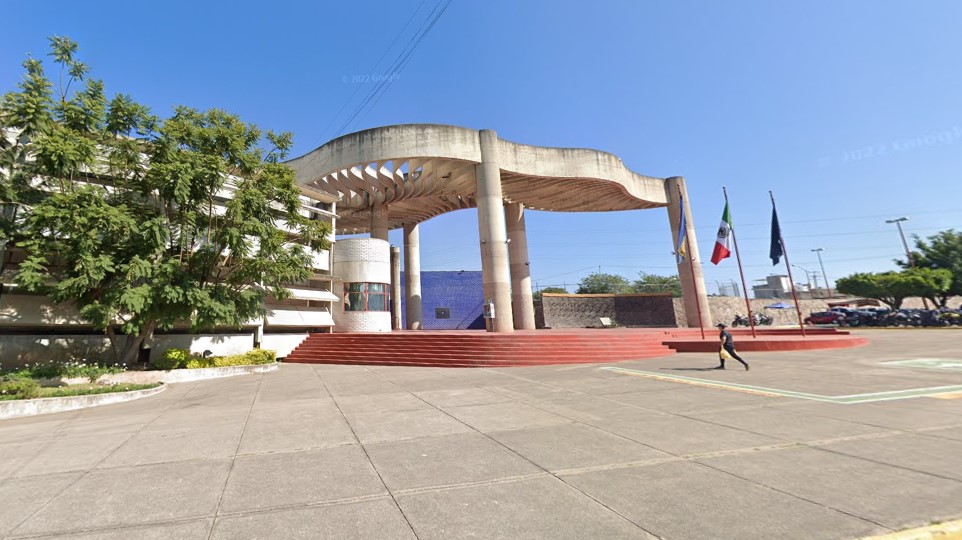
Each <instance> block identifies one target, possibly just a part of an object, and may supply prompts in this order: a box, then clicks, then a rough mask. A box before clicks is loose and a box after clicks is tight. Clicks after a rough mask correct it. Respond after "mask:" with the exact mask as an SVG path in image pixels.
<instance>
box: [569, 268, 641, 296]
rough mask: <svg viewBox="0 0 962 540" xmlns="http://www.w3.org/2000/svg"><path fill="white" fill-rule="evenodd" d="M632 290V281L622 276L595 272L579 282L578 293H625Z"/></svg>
mask: <svg viewBox="0 0 962 540" xmlns="http://www.w3.org/2000/svg"><path fill="white" fill-rule="evenodd" d="M630 292H632V289H631V283H629V282H628V280H627V279H625V278H624V277H622V276H619V275H616V274H605V273H604V272H594V273H592V274H588V275H587V276H585V277H584V278H583V279H582V280H581V282H579V283H578V290H577V294H624V293H630Z"/></svg>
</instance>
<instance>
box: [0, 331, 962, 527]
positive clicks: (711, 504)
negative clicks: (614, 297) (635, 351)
mask: <svg viewBox="0 0 962 540" xmlns="http://www.w3.org/2000/svg"><path fill="white" fill-rule="evenodd" d="M861 332H864V335H867V336H869V337H870V338H871V339H872V344H871V345H869V346H868V347H864V348H859V349H843V350H831V351H805V352H787V353H774V354H770V355H768V356H762V355H760V354H758V353H755V354H746V355H745V356H746V357H747V360H749V361H750V362H752V371H750V372H747V373H746V372H744V371H741V370H739V369H733V367H729V369H728V370H726V371H705V370H703V369H704V368H707V367H711V366H713V365H714V363H715V359H714V358H712V357H711V355H705V354H678V355H675V356H672V357H667V358H663V359H650V360H644V361H638V362H622V363H618V364H611V365H612V366H617V367H621V368H628V369H632V370H637V371H639V372H644V373H654V374H656V375H657V374H667V375H669V376H672V375H682V376H683V377H684V378H685V379H690V380H691V381H688V382H686V381H684V380H666V379H663V378H657V377H651V376H645V375H641V376H634V375H629V374H625V373H619V372H615V371H606V370H603V369H599V368H600V367H603V366H599V365H597V364H594V365H567V366H547V367H532V368H500V369H440V368H394V367H369V368H365V367H358V366H325V365H317V366H307V365H282V366H281V369H280V370H278V371H277V372H274V373H265V374H257V375H251V376H245V377H237V378H231V379H220V380H211V381H203V382H190V383H179V384H174V385H171V387H170V388H168V390H167V391H165V392H163V393H161V394H159V395H157V396H153V397H150V398H146V399H142V400H138V401H134V402H129V403H123V404H117V405H111V406H106V407H99V408H92V409H85V410H79V411H72V412H67V413H59V414H52V415H43V416H37V417H30V418H21V419H14V420H6V421H0V482H2V484H0V485H2V486H3V489H0V537H2V538H31V537H43V538H46V537H70V538H85V539H87V538H200V539H206V538H217V539H220V538H231V539H233V538H334V537H336V538H421V539H428V538H467V537H479V538H606V539H607V538H647V537H663V538H712V539H718V538H739V539H742V538H793V539H795V538H855V537H859V536H865V535H870V534H881V533H885V532H889V531H892V530H897V529H901V528H907V527H913V526H920V525H926V524H929V523H930V522H933V521H942V520H948V519H955V518H959V517H962V399H952V398H957V397H959V395H956V394H948V395H946V394H944V393H941V394H940V393H938V392H935V393H932V394H931V395H930V396H927V397H914V398H912V399H900V400H892V401H870V402H862V403H853V404H840V403H831V402H820V401H813V400H808V399H799V398H796V397H788V396H784V395H775V396H771V395H760V394H758V393H749V392H745V391H744V390H743V389H740V388H739V387H736V386H732V387H727V386H725V384H726V383H737V384H738V385H751V386H756V387H764V388H773V389H780V390H785V391H788V392H797V393H811V394H817V395H829V396H847V395H854V394H871V393H877V392H891V391H895V390H907V389H915V388H931V387H945V386H952V385H962V370H957V369H931V368H920V367H904V366H898V365H886V364H883V362H888V361H901V360H912V359H918V358H935V359H945V360H953V361H960V360H962V351H959V348H958V343H959V342H960V339H962V332H960V331H953V330H919V329H913V330H879V331H870V330H865V331H861ZM923 365H925V364H924V363H923ZM946 365H950V364H946ZM698 380H703V381H710V382H712V383H715V384H716V386H713V387H706V386H703V385H700V384H698V383H697V381H698ZM692 381H695V382H692Z"/></svg>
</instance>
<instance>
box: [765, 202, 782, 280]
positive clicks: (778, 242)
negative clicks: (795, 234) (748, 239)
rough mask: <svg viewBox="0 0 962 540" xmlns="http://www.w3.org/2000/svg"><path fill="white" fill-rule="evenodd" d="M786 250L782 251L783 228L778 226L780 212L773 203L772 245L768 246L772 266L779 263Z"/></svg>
mask: <svg viewBox="0 0 962 540" xmlns="http://www.w3.org/2000/svg"><path fill="white" fill-rule="evenodd" d="M784 254H785V252H784V251H782V230H781V228H780V227H779V226H778V213H776V212H775V206H774V205H772V245H771V247H770V248H768V256H769V257H771V259H772V266H774V265H776V264H778V261H779V260H780V259H781V258H782V255H784Z"/></svg>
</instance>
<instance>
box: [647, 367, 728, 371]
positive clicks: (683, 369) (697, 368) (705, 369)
mask: <svg viewBox="0 0 962 540" xmlns="http://www.w3.org/2000/svg"><path fill="white" fill-rule="evenodd" d="M658 369H663V370H668V371H715V368H713V367H663V368H658Z"/></svg>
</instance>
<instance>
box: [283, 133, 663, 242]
mask: <svg viewBox="0 0 962 540" xmlns="http://www.w3.org/2000/svg"><path fill="white" fill-rule="evenodd" d="M498 153H499V162H498V167H499V169H500V172H501V185H502V194H503V197H504V200H505V201H506V202H516V203H522V204H524V206H525V207H527V208H531V209H535V210H550V211H560V212H606V211H611V210H636V209H643V208H655V207H661V206H667V204H668V198H667V194H666V192H665V180H664V179H661V178H655V177H650V176H644V175H640V174H638V173H636V172H634V171H632V170H630V169H628V167H626V166H625V164H624V163H622V161H621V160H620V159H619V158H618V157H617V156H614V155H612V154H609V153H607V152H601V151H598V150H590V149H582V148H547V147H542V146H530V145H526V144H518V143H513V142H510V141H505V140H502V139H498ZM480 163H481V145H480V137H479V132H478V131H476V130H472V129H467V128H463V127H458V126H447V125H438V124H404V125H397V126H385V127H379V128H374V129H368V130H364V131H358V132H356V133H351V134H348V135H344V136H342V137H338V138H337V139H334V140H332V141H330V142H328V143H326V144H324V145H323V146H321V147H319V148H317V149H316V150H314V151H312V152H310V153H308V154H305V155H303V156H301V157H298V158H295V159H292V160H291V161H288V162H287V164H288V165H290V166H291V167H292V168H293V169H294V170H295V171H296V173H297V181H298V183H299V184H300V185H301V186H302V187H303V188H305V189H306V190H307V191H308V192H309V191H311V190H317V191H320V192H323V193H329V194H334V195H340V202H339V203H338V215H339V218H338V220H337V232H338V233H339V234H346V233H364V232H369V231H370V229H371V219H370V209H371V207H372V206H373V205H374V204H375V203H380V204H385V205H389V220H388V227H389V228H391V229H395V228H399V227H402V226H403V225H404V224H405V223H407V224H412V223H419V222H422V221H425V220H428V219H430V218H432V217H434V216H437V215H440V214H443V213H445V212H450V211H453V210H460V209H462V208H474V207H476V205H477V203H476V191H477V188H476V185H477V182H476V179H475V168H476V166H477V165H478V164H480Z"/></svg>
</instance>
